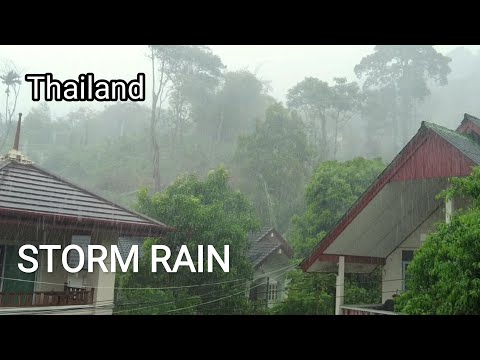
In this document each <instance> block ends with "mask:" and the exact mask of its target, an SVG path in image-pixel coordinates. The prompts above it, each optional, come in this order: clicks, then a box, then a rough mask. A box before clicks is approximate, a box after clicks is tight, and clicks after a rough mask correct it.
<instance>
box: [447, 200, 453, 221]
mask: <svg viewBox="0 0 480 360" xmlns="http://www.w3.org/2000/svg"><path fill="white" fill-rule="evenodd" d="M453 207H454V204H453V199H450V200H447V201H446V202H445V222H446V223H447V224H450V221H451V219H452V214H453Z"/></svg>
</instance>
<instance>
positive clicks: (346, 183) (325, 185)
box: [288, 158, 385, 257]
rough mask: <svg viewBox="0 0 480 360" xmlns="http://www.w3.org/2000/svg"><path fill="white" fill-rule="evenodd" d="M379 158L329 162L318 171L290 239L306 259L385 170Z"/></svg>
mask: <svg viewBox="0 0 480 360" xmlns="http://www.w3.org/2000/svg"><path fill="white" fill-rule="evenodd" d="M384 166H385V165H384V164H383V163H382V161H381V160H380V159H375V160H367V159H364V158H356V159H353V160H350V161H346V162H343V163H342V162H338V161H327V162H324V163H322V164H320V166H318V168H317V169H316V170H315V172H314V173H313V176H312V179H311V181H310V183H309V184H308V186H307V189H306V192H305V201H306V210H305V212H304V213H303V214H302V215H297V216H294V217H293V219H292V227H291V229H290V231H289V234H288V238H289V241H290V242H291V243H292V244H293V247H294V249H295V253H296V255H297V256H298V257H305V256H307V255H308V253H309V252H310V250H311V249H313V247H314V246H315V245H316V244H317V243H318V242H319V241H320V240H321V239H322V238H323V237H324V236H325V234H326V233H327V232H328V231H329V230H330V229H331V228H332V227H333V226H334V225H335V223H336V222H337V221H338V220H340V218H341V217H342V215H343V214H345V212H346V211H347V210H348V209H349V208H350V206H351V205H352V204H353V203H354V202H355V200H357V199H358V198H359V197H360V195H362V193H363V192H364V191H365V190H366V189H367V187H368V186H369V185H370V183H371V182H372V181H373V180H374V179H375V178H376V177H377V176H378V175H379V174H380V172H381V171H382V170H383V168H384Z"/></svg>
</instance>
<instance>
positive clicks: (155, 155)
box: [150, 48, 161, 192]
mask: <svg viewBox="0 0 480 360" xmlns="http://www.w3.org/2000/svg"><path fill="white" fill-rule="evenodd" d="M151 56H152V82H153V84H152V112H151V119H150V140H151V145H152V165H153V190H154V191H155V192H158V191H160V186H161V183H160V149H159V147H158V143H157V134H156V127H157V121H158V119H157V103H158V98H159V96H160V92H159V93H156V92H155V87H156V84H155V55H154V51H153V48H152V49H151ZM160 86H161V84H160ZM159 112H160V111H159Z"/></svg>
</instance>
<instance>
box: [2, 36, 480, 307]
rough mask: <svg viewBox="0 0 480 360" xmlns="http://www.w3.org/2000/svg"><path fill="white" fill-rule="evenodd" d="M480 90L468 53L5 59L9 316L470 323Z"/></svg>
mask: <svg viewBox="0 0 480 360" xmlns="http://www.w3.org/2000/svg"><path fill="white" fill-rule="evenodd" d="M52 54H55V56H54V55H52ZM479 92H480V46H477V45H434V46H432V45H377V46H373V45H372V46H370V45H352V46H346V45H337V46H333V45H322V46H320V45H318V46H313V45H311V46H303V45H302V46H280V45H275V46H273V45H269V46H258V45H115V46H114V45H110V46H99V45H91V46H87V45H82V46H70V45H69V46H66V45H65V46H60V45H58V46H53V45H48V46H47V45H45V46H26V45H25V46H24V45H22V46H20V45H15V46H14V45H3V46H0V315H2V314H5V315H10V314H71V315H76V314H79V315H80V314H100V315H173V314H185V315H220V314H222V315H223V314H227V315H246V314H249V315H271V316H279V315H398V314H454V315H456V314H478V313H480V308H478V304H480V299H477V295H476V294H477V293H478V294H480V289H477V287H478V286H479V285H477V283H480V282H479V281H478V278H477V275H476V272H475V271H474V270H472V269H473V268H474V267H475V265H474V264H476V263H478V262H480V259H479V258H478V255H476V254H479V253H480V249H479V251H476V247H477V246H478V244H477V242H478V241H476V240H475V239H476V235H475V234H477V233H478V230H477V229H478V227H477V226H480V223H477V222H476V220H475V219H477V217H476V215H477V211H478V212H480V209H479V208H478V204H480V202H479V201H478V200H480V198H479V195H478V194H480V190H479V189H480V170H477V169H478V168H477V165H478V164H480V119H479V118H477V116H478V117H480V103H479V102H478V99H477V97H478V93H479ZM462 224H463V225H462ZM462 226H463V227H462ZM462 229H463V230H462ZM46 249H48V251H44V250H46ZM53 249H54V250H55V251H53ZM60 249H62V250H63V249H75V251H67V253H66V254H65V253H62V251H60ZM157 250H162V251H164V252H165V254H166V255H165V256H163V255H162V256H160V255H157ZM159 253H160V251H159ZM157 263H158V264H157ZM452 264H454V265H455V266H454V265H452ZM157 265H161V266H158V271H157ZM72 269H75V270H74V271H73V270H72ZM459 269H461V271H460V270H459ZM457 271H460V272H459V273H457ZM452 274H456V275H452ZM469 274H470V275H469ZM455 277H456V278H461V279H462V280H464V281H455ZM425 289H426V290H425ZM442 289H443V290H442ZM477 290H478V291H477ZM442 291H443V292H442ZM446 293H449V294H470V295H469V296H467V297H466V298H463V297H462V296H463V295H458V296H459V298H458V299H454V300H455V301H452V302H451V303H447V302H446V301H445V300H444V299H445V296H446V295H445V294H446ZM478 296H480V295H478ZM477 300H478V301H477Z"/></svg>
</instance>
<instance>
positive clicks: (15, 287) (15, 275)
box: [2, 245, 36, 293]
mask: <svg viewBox="0 0 480 360" xmlns="http://www.w3.org/2000/svg"><path fill="white" fill-rule="evenodd" d="M18 249H19V247H18V246H11V245H7V246H5V247H4V251H5V257H4V259H5V264H4V267H3V275H2V277H3V288H2V292H6V293H7V292H8V293H18V292H22V293H32V292H33V287H34V285H35V282H34V281H35V272H33V273H24V272H23V271H21V270H20V269H19V268H18V263H19V262H21V263H23V264H24V265H25V266H26V267H30V266H31V263H30V262H28V261H24V260H22V259H21V258H20V256H18ZM33 257H36V256H35V255H34V256H33ZM10 279H15V280H10ZM22 280H24V281H22ZM25 280H26V281H25Z"/></svg>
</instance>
